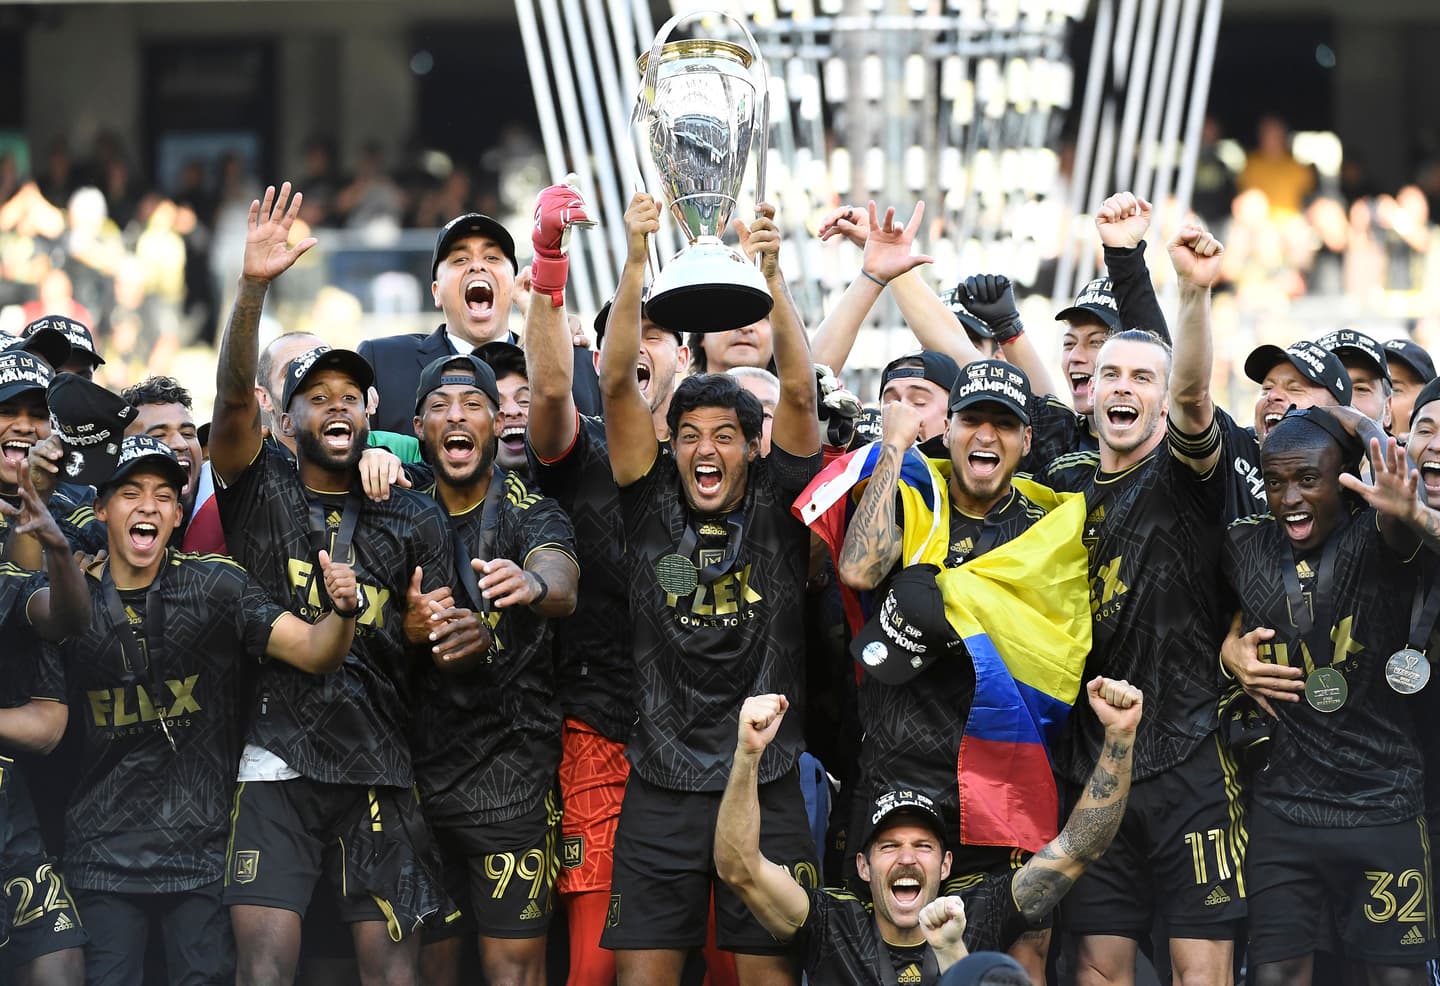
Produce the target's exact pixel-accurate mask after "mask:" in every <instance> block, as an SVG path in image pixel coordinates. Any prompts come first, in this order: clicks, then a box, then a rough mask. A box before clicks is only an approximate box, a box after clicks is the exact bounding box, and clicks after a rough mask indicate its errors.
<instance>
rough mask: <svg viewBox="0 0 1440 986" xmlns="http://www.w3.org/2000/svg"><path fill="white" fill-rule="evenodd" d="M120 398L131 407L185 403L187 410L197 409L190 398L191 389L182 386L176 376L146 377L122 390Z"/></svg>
mask: <svg viewBox="0 0 1440 986" xmlns="http://www.w3.org/2000/svg"><path fill="white" fill-rule="evenodd" d="M120 399H121V400H123V401H125V403H127V404H129V405H130V406H131V407H144V406H145V405H146V404H183V405H184V406H185V408H186V410H190V411H193V410H194V409H195V406H194V404H193V403H192V401H191V399H190V391H188V390H186V389H185V388H184V387H183V386H181V384H180V381H179V380H176V379H175V378H174V377H146V378H145V379H144V380H141V381H140V382H139V383H137V384H133V385H132V386H129V387H126V388H125V389H124V390H122V391H120Z"/></svg>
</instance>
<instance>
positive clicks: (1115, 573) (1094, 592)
mask: <svg viewBox="0 0 1440 986" xmlns="http://www.w3.org/2000/svg"><path fill="white" fill-rule="evenodd" d="M1121 560H1122V556H1120V555H1116V556H1115V557H1114V558H1112V559H1110V560H1109V561H1108V562H1106V563H1105V564H1103V565H1101V566H1100V567H1099V568H1098V569H1096V572H1095V577H1094V578H1093V579H1091V580H1090V614H1091V615H1092V616H1093V617H1095V619H1097V620H1106V619H1109V618H1110V617H1112V616H1114V615H1115V614H1116V613H1118V612H1120V604H1121V603H1122V602H1124V600H1122V599H1120V597H1121V596H1123V595H1125V593H1127V592H1129V591H1130V587H1129V586H1127V585H1126V584H1125V583H1124V582H1121V581H1120V562H1121Z"/></svg>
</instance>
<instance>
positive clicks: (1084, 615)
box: [793, 442, 1090, 851]
mask: <svg viewBox="0 0 1440 986" xmlns="http://www.w3.org/2000/svg"><path fill="white" fill-rule="evenodd" d="M879 456H880V443H878V442H876V443H874V444H872V445H869V446H867V447H865V448H862V449H858V450H856V451H855V452H852V453H850V454H849V455H847V456H844V457H842V458H840V459H837V460H836V461H835V462H833V463H831V464H830V465H829V466H828V467H826V468H825V469H824V470H823V471H822V472H821V473H820V474H819V475H818V476H816V477H815V479H814V481H812V482H811V484H810V486H809V487H807V488H806V490H805V492H804V493H802V494H801V495H800V497H799V499H797V500H796V501H795V505H794V508H793V509H794V512H795V515H796V516H797V517H799V518H800V520H801V521H802V522H804V523H805V524H807V525H808V526H809V527H810V529H811V530H812V531H814V532H815V533H816V534H817V535H819V536H820V537H821V539H822V540H824V541H825V543H826V544H827V545H828V546H829V547H830V550H831V553H832V556H833V557H834V558H835V559H836V560H837V562H838V559H839V556H840V549H841V546H842V545H843V543H844V539H845V530H846V528H847V527H848V525H849V522H850V519H851V518H852V517H853V515H854V512H855V508H856V506H857V505H858V504H859V502H860V497H861V495H862V493H863V492H864V487H865V484H866V482H867V481H868V479H869V477H870V475H871V473H873V472H874V469H875V464H876V463H877V462H878V460H879ZM949 468H950V463H949V462H948V461H939V460H932V459H926V458H925V457H924V456H922V455H921V454H920V453H919V452H918V451H917V450H915V449H913V448H912V449H908V450H907V451H906V452H905V456H904V458H903V459H902V462H901V470H900V483H899V496H900V507H899V510H898V514H899V515H898V516H897V521H898V522H899V523H900V525H901V531H902V541H901V562H902V564H904V565H914V564H922V563H928V564H933V565H937V566H940V565H943V564H944V561H945V556H946V553H947V551H948V545H949V534H950V520H949V509H950V506H949V495H948V482H949ZM1014 485H1015V487H1016V488H1017V489H1019V490H1020V492H1021V493H1023V494H1024V495H1025V496H1026V497H1027V498H1029V499H1030V500H1031V502H1033V503H1035V504H1036V505H1037V506H1040V507H1042V508H1044V509H1045V510H1046V511H1047V513H1046V515H1045V517H1043V518H1042V519H1041V520H1039V521H1038V522H1036V523H1035V524H1034V525H1033V526H1032V527H1031V528H1030V529H1029V530H1027V531H1026V532H1025V533H1024V534H1022V535H1021V536H1020V537H1018V538H1016V539H1014V540H1013V541H1010V542H1008V543H1006V544H1002V545H999V546H998V547H996V548H994V549H992V550H990V551H988V552H986V553H985V554H983V555H981V556H979V557H978V558H974V559H972V560H970V561H967V562H966V563H965V564H964V565H961V566H959V567H957V568H950V569H943V568H942V570H941V572H940V574H939V575H938V576H937V577H936V582H937V584H938V585H939V586H940V592H941V595H942V597H943V598H944V600H945V611H946V616H947V617H948V618H949V621H950V624H951V626H953V627H954V628H955V630H956V632H957V633H958V634H959V635H960V637H961V638H962V639H964V641H965V646H966V649H967V650H968V651H969V654H970V658H971V660H972V661H973V662H974V665H975V697H974V700H973V701H972V703H971V707H970V715H969V718H968V719H967V721H966V723H965V732H964V736H963V738H962V740H961V743H960V755H959V762H958V764H957V768H956V769H957V775H958V778H959V784H960V834H961V840H962V841H963V842H965V843H966V844H968V845H996V846H1018V847H1020V848H1022V849H1026V850H1029V851H1035V850H1037V849H1039V848H1040V847H1041V846H1043V845H1044V844H1045V843H1047V842H1049V841H1050V840H1051V839H1053V838H1054V837H1055V835H1056V832H1057V831H1058V824H1059V798H1058V795H1057V793H1056V790H1055V781H1054V775H1053V774H1052V772H1051V766H1050V753H1049V751H1050V748H1051V745H1052V744H1053V743H1055V742H1056V741H1058V739H1059V737H1060V733H1061V731H1062V729H1063V728H1064V725H1065V720H1066V718H1067V717H1068V715H1069V713H1070V709H1071V706H1073V705H1074V703H1075V700H1076V698H1077V697H1078V696H1079V694H1080V688H1081V679H1082V676H1083V673H1084V669H1085V659H1086V656H1087V655H1088V654H1089V652H1090V586H1089V575H1088V566H1087V559H1086V553H1085V548H1084V545H1083V544H1082V543H1081V540H1080V528H1081V525H1082V524H1083V523H1084V520H1085V501H1084V497H1083V496H1080V495H1079V494H1061V493H1055V492H1054V491H1052V490H1050V489H1049V488H1048V487H1045V486H1041V485H1039V484H1036V483H1030V482H1027V481H1025V480H1019V479H1017V480H1015V481H1014ZM842 594H843V595H844V596H845V612H846V617H847V619H848V621H849V623H850V629H851V631H852V633H853V632H855V631H857V630H858V629H859V628H860V627H861V626H863V625H864V623H865V621H866V620H867V619H868V618H869V616H870V599H869V598H868V594H862V593H854V592H852V591H850V590H848V589H842Z"/></svg>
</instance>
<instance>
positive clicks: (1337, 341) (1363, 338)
mask: <svg viewBox="0 0 1440 986" xmlns="http://www.w3.org/2000/svg"><path fill="white" fill-rule="evenodd" d="M1318 342H1319V343H1320V345H1321V346H1323V347H1324V348H1326V349H1328V350H1330V351H1331V352H1332V353H1334V354H1335V355H1336V356H1339V357H1340V362H1341V363H1344V362H1345V357H1346V356H1349V357H1351V358H1353V359H1357V360H1359V361H1360V362H1361V363H1363V364H1365V366H1366V367H1368V368H1369V369H1371V370H1374V371H1375V373H1377V374H1378V375H1379V376H1382V377H1384V378H1385V379H1386V380H1389V379H1390V367H1389V365H1388V364H1387V363H1386V361H1385V350H1384V349H1383V348H1381V346H1380V344H1379V343H1378V342H1376V341H1375V340H1374V339H1371V338H1370V337H1369V336H1367V335H1366V334H1365V333H1363V332H1356V331H1355V330H1354V329H1340V330H1338V331H1335V332H1327V333H1326V334H1325V335H1323V336H1321V337H1320V338H1319V340H1318Z"/></svg>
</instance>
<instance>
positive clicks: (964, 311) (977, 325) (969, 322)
mask: <svg viewBox="0 0 1440 986" xmlns="http://www.w3.org/2000/svg"><path fill="white" fill-rule="evenodd" d="M940 300H941V301H943V302H944V303H945V307H946V308H948V309H950V311H951V312H952V313H954V315H955V318H956V320H957V321H959V323H960V324H961V325H963V326H964V327H965V331H966V332H968V333H970V334H971V335H972V336H977V337H979V338H981V339H994V338H995V330H994V329H992V328H990V326H988V325H986V324H985V322H984V321H983V320H981V319H980V318H978V317H977V316H975V315H972V314H971V313H970V309H968V308H966V307H965V282H964V281H961V282H960V283H959V284H957V285H956V286H955V287H954V288H951V289H950V290H949V291H946V292H945V293H944V294H942V295H941V296H940Z"/></svg>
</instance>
